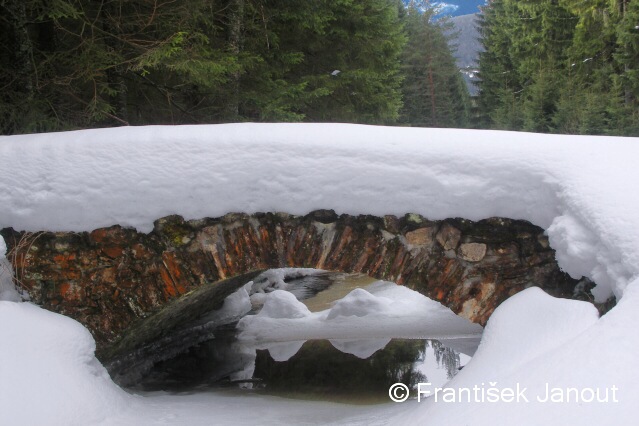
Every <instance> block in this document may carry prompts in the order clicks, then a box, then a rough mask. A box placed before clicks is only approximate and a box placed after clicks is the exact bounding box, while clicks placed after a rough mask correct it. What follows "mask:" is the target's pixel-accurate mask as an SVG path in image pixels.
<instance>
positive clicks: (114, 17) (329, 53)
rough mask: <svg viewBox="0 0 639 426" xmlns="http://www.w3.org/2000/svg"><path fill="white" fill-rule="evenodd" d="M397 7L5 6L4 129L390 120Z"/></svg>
mask: <svg viewBox="0 0 639 426" xmlns="http://www.w3.org/2000/svg"><path fill="white" fill-rule="evenodd" d="M400 11H401V8H400V7H399V6H398V2H397V0H367V1H355V0H340V1H329V0H318V1H313V2H296V3H294V2H290V1H286V0H191V1H184V0H176V1H171V2H156V1H153V0H127V1H125V0H105V1H102V2H92V1H88V0H57V1H55V2H48V1H45V0H26V1H21V0H3V1H1V2H0V30H1V33H0V43H1V45H0V84H1V85H2V87H3V91H2V92H1V93H0V97H1V98H0V100H1V103H0V117H1V118H0V132H1V133H5V134H10V133H20V132H32V131H49V130H60V129H72V128H84V127H95V126H111V125H126V124H181V123H219V122H235V121H246V120H250V121H302V120H306V121H353V122H363V123H392V122H394V121H395V120H396V118H397V115H398V111H399V108H400V107H401V94H400V83H401V75H400V70H399V55H400V53H401V50H402V47H403V44H404V42H405V39H404V36H403V33H402V26H401V24H400V21H399V13H400ZM336 70H339V71H340V72H339V73H334V72H333V71H336Z"/></svg>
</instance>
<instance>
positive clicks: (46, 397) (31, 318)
mask: <svg viewBox="0 0 639 426" xmlns="http://www.w3.org/2000/svg"><path fill="white" fill-rule="evenodd" d="M94 350H95V342H94V341H93V337H91V334H89V332H88V331H87V330H86V329H85V328H84V327H82V325H80V324H79V323H77V322H76V321H74V320H72V319H70V318H67V317H64V316H62V315H58V314H54V313H51V312H49V311H45V310H44V309H40V308H38V307H37V306H34V305H32V304H30V303H13V302H3V301H0V418H1V419H2V423H3V424H7V425H9V424H11V425H52V426H53V425H60V426H63V425H64V426H69V425H78V426H80V425H87V424H92V423H95V422H98V421H101V420H103V419H105V418H107V417H109V416H111V415H113V413H114V412H117V411H118V410H121V409H122V408H124V407H126V406H127V405H128V404H129V400H128V399H129V396H128V395H127V394H126V393H125V392H124V391H122V390H121V389H120V388H118V387H117V386H116V385H115V384H114V383H113V382H112V381H111V378H110V377H109V374H108V373H107V371H106V370H105V369H104V367H103V366H102V365H101V364H100V363H99V362H98V360H97V359H95V357H94V356H93V351H94ZM5 422H6V423H5Z"/></svg>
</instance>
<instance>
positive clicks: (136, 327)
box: [2, 210, 577, 362]
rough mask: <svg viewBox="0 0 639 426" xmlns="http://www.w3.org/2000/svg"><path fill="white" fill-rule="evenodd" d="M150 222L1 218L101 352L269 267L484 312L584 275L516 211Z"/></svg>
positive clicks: (187, 316) (41, 287) (47, 303)
mask: <svg viewBox="0 0 639 426" xmlns="http://www.w3.org/2000/svg"><path fill="white" fill-rule="evenodd" d="M154 225H155V226H154V229H153V231H152V232H150V233H149V234H144V233H140V232H137V231H136V230H135V229H130V228H123V227H121V226H112V227H109V228H101V229H96V230H94V231H92V232H81V233H74V232H56V233H52V232H42V233H36V234H32V233H24V232H22V233H20V232H15V231H14V230H12V229H4V230H2V235H3V237H4V238H5V240H6V241H7V244H8V248H9V256H8V258H9V259H10V260H11V262H12V264H13V267H14V270H15V275H16V276H15V279H16V282H17V283H18V284H19V285H20V286H22V287H23V288H25V289H26V290H27V291H28V293H29V295H30V297H31V299H32V300H33V301H34V302H35V303H37V304H39V305H41V306H43V307H44V308H46V309H49V310H52V311H55V312H58V313H61V314H64V315H68V316H70V317H72V318H75V319H76V320H78V321H80V322H81V323H82V324H84V325H85V326H86V327H87V328H88V329H89V330H90V331H91V333H92V334H93V336H94V337H95V339H96V343H97V352H96V353H97V355H98V357H99V358H100V359H101V360H102V361H103V362H109V361H114V360H118V359H122V358H123V357H126V356H130V355H131V354H132V353H133V350H134V349H135V348H139V347H141V346H145V345H146V346H147V347H149V348H151V347H152V343H153V342H156V341H159V340H161V339H163V338H166V333H168V332H169V331H170V330H171V329H176V328H179V327H180V325H181V324H184V323H185V322H187V321H191V320H193V319H195V318H197V316H198V315H200V314H202V312H204V311H206V310H211V309H215V308H216V307H219V306H221V303H222V301H223V300H224V298H225V297H226V296H227V295H229V294H230V293H231V292H233V291H235V290H236V289H238V288H239V287H240V286H241V285H242V284H244V283H245V282H247V281H249V280H251V279H252V278H253V277H255V276H256V275H257V274H259V273H260V272H261V271H264V270H266V269H272V268H282V267H304V268H315V269H325V270H331V271H338V272H347V273H351V272H352V273H364V274H367V275H369V276H371V277H373V278H377V279H383V280H388V281H394V282H396V283H398V284H401V285H405V286H407V287H409V288H411V289H413V290H416V291H419V292H420V293H422V294H424V295H426V296H428V297H430V298H432V299H435V300H438V301H439V302H441V303H442V304H444V305H445V306H448V307H449V308H451V309H452V310H453V311H454V312H456V313H458V314H460V315H462V316H464V317H466V318H468V319H470V320H471V321H474V322H477V323H480V324H485V322H486V321H487V319H488V317H489V316H490V314H491V313H492V312H493V310H494V309H495V308H496V307H497V306H498V305H499V304H500V303H501V302H502V301H504V300H505V299H506V298H508V297H510V296H511V295H513V294H515V293H517V292H519V291H521V290H523V289H525V288H527V287H530V286H533V285H534V286H539V287H542V288H543V289H544V290H546V291H547V292H548V293H550V294H552V295H555V296H559V297H572V296H573V291H574V289H575V286H576V284H577V280H574V279H572V278H570V277H569V276H568V275H567V274H565V273H563V272H562V271H561V270H560V268H559V266H558V265H557V262H556V260H555V256H554V250H553V249H552V248H550V246H549V244H548V240H547V238H546V236H545V235H544V231H543V229H541V228H539V227H537V226H534V225H532V224H531V223H529V222H526V221H520V220H511V219H503V218H491V219H486V220H482V221H479V222H472V221H469V220H464V219H459V218H456V219H446V220H441V221H432V220H428V219H425V218H423V217H422V216H419V215H415V214H407V215H405V216H404V217H401V218H398V217H395V216H384V217H375V216H366V215H361V216H351V215H339V216H338V215H337V214H336V213H335V212H333V211H327V210H319V211H315V212H312V213H310V214H308V215H306V216H294V215H289V214H285V213H256V214H252V215H247V214H227V215H225V216H223V217H220V218H205V219H199V220H190V221H185V220H184V219H183V218H182V217H180V216H168V217H165V218H162V219H159V220H157V221H156V222H155V224H154ZM167 330H169V331H167Z"/></svg>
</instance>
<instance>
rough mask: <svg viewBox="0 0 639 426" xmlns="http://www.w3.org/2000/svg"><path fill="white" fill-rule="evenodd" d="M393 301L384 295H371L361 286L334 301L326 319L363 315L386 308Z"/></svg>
mask: <svg viewBox="0 0 639 426" xmlns="http://www.w3.org/2000/svg"><path fill="white" fill-rule="evenodd" d="M392 302H393V301H392V300H390V299H387V298H385V297H379V296H373V295H372V294H370V293H369V292H368V291H366V290H364V289H363V288H356V289H355V290H353V291H351V292H350V293H348V294H347V295H346V296H344V297H343V298H342V299H340V300H338V301H337V302H335V304H334V305H333V307H332V308H331V309H330V310H329V311H328V315H327V316H326V319H327V320H331V319H333V318H337V317H352V316H355V317H363V316H366V315H371V314H375V313H382V312H384V311H386V310H387V308H388V306H389V305H390V304H391V303H392Z"/></svg>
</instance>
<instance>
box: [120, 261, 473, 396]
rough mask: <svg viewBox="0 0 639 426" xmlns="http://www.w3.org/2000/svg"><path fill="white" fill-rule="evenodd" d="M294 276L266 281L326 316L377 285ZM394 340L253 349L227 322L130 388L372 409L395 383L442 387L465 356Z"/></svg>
mask: <svg viewBox="0 0 639 426" xmlns="http://www.w3.org/2000/svg"><path fill="white" fill-rule="evenodd" d="M298 275H299V274H293V276H292V277H283V276H281V275H280V276H277V277H276V279H273V277H272V276H271V277H270V280H271V281H272V282H271V284H270V285H273V286H274V287H275V288H278V289H286V290H288V291H290V292H291V293H293V294H294V295H295V296H296V297H297V298H298V299H300V300H301V301H302V302H303V303H304V304H305V305H306V306H307V307H308V308H309V310H310V311H311V312H318V311H324V310H326V309H328V308H330V307H331V305H332V304H333V303H334V302H335V301H336V300H340V299H342V298H343V297H344V296H346V295H347V294H348V293H349V292H351V291H352V290H353V289H355V288H362V287H367V286H369V285H370V284H371V283H373V282H374V281H375V280H373V279H371V278H369V277H367V276H364V275H347V274H314V275H310V276H298ZM262 281H263V280H262ZM256 282H257V284H258V286H260V285H261V286H262V287H264V286H265V285H266V284H264V282H261V281H257V280H256ZM259 309H260V306H259V304H258V305H257V306H253V309H252V312H258V311H259ZM356 337H357V336H353V338H356ZM392 337H393V336H390V337H389V338H382V339H359V340H357V339H356V340H335V339H331V340H308V341H286V342H281V341H280V342H259V344H257V343H255V342H250V341H245V340H241V339H238V338H237V332H236V330H235V325H234V324H227V325H225V326H224V327H220V328H219V329H218V330H217V331H216V332H215V338H214V339H211V340H208V341H206V342H202V343H199V344H197V345H195V346H192V347H190V348H188V349H186V350H184V351H183V352H182V353H180V354H178V355H177V356H175V357H173V358H171V359H167V360H162V361H159V362H156V363H155V364H154V366H153V367H152V369H151V370H150V371H149V372H148V373H147V374H146V375H145V376H144V377H143V378H142V380H140V381H138V382H137V383H136V384H135V386H133V387H132V390H134V391H138V392H139V391H142V392H153V391H165V392H169V393H173V394H193V393H199V392H225V393H228V392H232V393H233V394H234V395H237V396H238V397H241V396H242V395H249V394H251V395H255V394H263V395H276V396H280V397H286V398H294V399H305V400H323V401H333V402H342V403H348V404H377V403H385V402H389V398H388V388H389V386H390V385H392V384H394V383H397V382H402V383H404V384H406V385H407V386H408V387H409V388H414V387H415V386H416V385H417V383H419V382H429V383H432V384H433V385H434V386H441V385H443V384H444V383H446V382H447V381H448V380H449V379H450V378H452V377H453V376H454V375H455V374H456V373H457V371H458V370H459V369H460V367H462V366H463V365H464V364H465V363H466V362H468V360H469V359H470V357H469V356H467V355H464V354H460V352H458V351H457V350H455V349H452V348H450V347H448V346H446V345H445V344H442V343H441V342H440V341H438V340H432V339H394V338H392Z"/></svg>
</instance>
